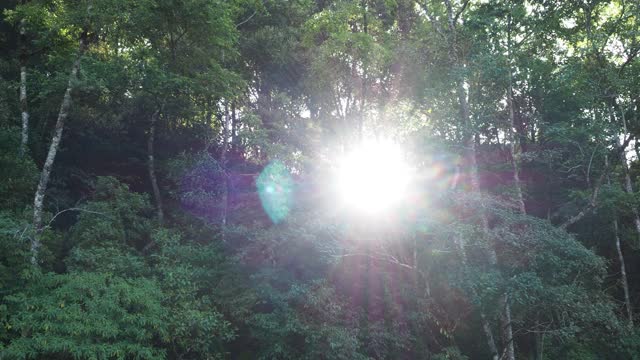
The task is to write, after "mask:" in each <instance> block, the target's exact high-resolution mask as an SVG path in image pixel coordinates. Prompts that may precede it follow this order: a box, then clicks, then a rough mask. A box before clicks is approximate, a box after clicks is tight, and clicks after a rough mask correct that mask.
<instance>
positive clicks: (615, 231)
mask: <svg viewBox="0 0 640 360" xmlns="http://www.w3.org/2000/svg"><path fill="white" fill-rule="evenodd" d="M604 161H605V168H607V169H608V168H609V163H608V162H609V160H608V158H607V157H606V156H605V158H604ZM607 183H608V184H609V186H611V178H610V177H609V174H607ZM613 235H614V238H615V244H616V253H617V255H618V262H619V263H620V281H621V282H622V290H623V291H624V305H625V309H626V311H627V319H628V320H629V326H630V327H633V311H632V308H631V297H630V296H629V281H628V279H627V270H626V266H625V262H624V256H623V255H622V246H621V245H620V229H619V227H618V216H617V215H614V219H613Z"/></svg>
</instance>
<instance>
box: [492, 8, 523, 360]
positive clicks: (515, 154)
mask: <svg viewBox="0 0 640 360" xmlns="http://www.w3.org/2000/svg"><path fill="white" fill-rule="evenodd" d="M511 53H512V49H511V9H510V11H509V21H508V30H507V61H508V62H509V64H508V71H509V88H508V89H507V105H508V107H509V122H510V131H509V133H510V134H511V144H510V146H509V148H510V149H511V164H512V166H513V183H514V186H515V188H516V201H517V202H518V208H519V210H520V212H521V213H522V215H526V214H527V209H526V207H525V204H524V196H523V195H522V183H521V182H520V166H519V165H520V164H519V163H518V162H519V160H520V153H519V152H520V147H519V146H518V140H517V138H518V137H517V136H516V132H517V129H516V116H515V109H514V104H513V72H512V69H511ZM494 252H495V251H494ZM494 256H495V255H494ZM502 301H503V304H504V308H503V314H502V338H503V342H504V346H505V355H506V358H507V360H515V348H514V344H513V325H512V323H511V305H510V304H509V295H508V294H504V295H503V297H502Z"/></svg>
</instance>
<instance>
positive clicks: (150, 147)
mask: <svg viewBox="0 0 640 360" xmlns="http://www.w3.org/2000/svg"><path fill="white" fill-rule="evenodd" d="M159 115H160V109H158V110H156V111H155V112H154V113H153V115H151V123H150V125H149V138H148V139H147V170H148V171H149V180H150V181H151V188H152V190H153V198H154V199H155V200H156V213H157V216H158V222H159V223H160V224H162V223H163V222H164V208H163V206H162V195H161V194H160V187H159V186H158V179H157V177H156V162H155V157H154V145H155V138H156V123H157V121H158V116H159Z"/></svg>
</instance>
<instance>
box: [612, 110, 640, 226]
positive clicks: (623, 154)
mask: <svg viewBox="0 0 640 360" xmlns="http://www.w3.org/2000/svg"><path fill="white" fill-rule="evenodd" d="M612 103H613V104H612V108H609V116H610V118H611V121H612V122H614V123H615V120H616V118H615V115H614V114H615V107H616V105H617V102H616V100H615V98H614V99H613V100H612ZM620 117H621V119H622V128H623V132H624V136H625V137H626V136H627V134H628V130H627V119H626V117H625V114H624V109H622V108H620ZM627 146H628V144H625V143H622V144H620V145H618V147H619V149H618V156H619V159H620V165H621V166H622V172H623V174H624V191H625V192H626V193H627V194H628V195H630V196H633V183H632V182H631V175H630V174H629V167H628V166H627V149H626V148H627ZM631 212H632V213H633V224H634V225H635V227H636V233H637V234H638V238H639V239H640V213H639V212H638V208H637V207H636V206H635V204H634V205H632V206H631Z"/></svg>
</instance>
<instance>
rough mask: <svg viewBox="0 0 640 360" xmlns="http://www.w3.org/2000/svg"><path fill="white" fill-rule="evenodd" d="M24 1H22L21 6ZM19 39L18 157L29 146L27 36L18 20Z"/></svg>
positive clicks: (23, 23)
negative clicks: (19, 134) (20, 129)
mask: <svg viewBox="0 0 640 360" xmlns="http://www.w3.org/2000/svg"><path fill="white" fill-rule="evenodd" d="M24 4H25V1H24V0H23V1H22V5H24ZM19 26H20V37H19V38H18V42H19V43H20V44H19V47H20V116H21V120H22V133H21V139H20V156H24V154H26V152H27V146H28V144H29V111H28V107H27V60H28V57H29V55H28V54H27V35H26V28H25V19H22V20H20V25H19Z"/></svg>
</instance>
